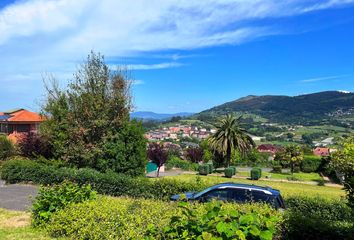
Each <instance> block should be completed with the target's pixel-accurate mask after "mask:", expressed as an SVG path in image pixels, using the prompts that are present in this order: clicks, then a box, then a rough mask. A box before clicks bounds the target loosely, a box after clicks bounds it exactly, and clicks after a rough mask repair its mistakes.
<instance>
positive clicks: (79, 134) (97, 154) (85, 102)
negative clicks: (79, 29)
mask: <svg viewBox="0 0 354 240" xmlns="http://www.w3.org/2000/svg"><path fill="white" fill-rule="evenodd" d="M48 80H49V81H50V83H51V85H50V86H46V88H47V100H46V102H45V104H44V106H43V114H44V115H45V116H47V117H48V120H47V121H46V122H45V123H44V124H43V125H42V129H41V133H42V134H43V135H47V136H48V138H49V139H50V140H51V142H52V145H53V149H54V156H55V157H56V158H60V159H62V160H64V161H65V162H67V163H68V164H69V165H75V166H78V167H93V168H96V169H107V168H108V167H111V166H112V167H113V169H114V170H115V171H117V172H129V171H128V170H127V168H128V166H129V165H131V166H132V167H131V168H134V167H136V162H133V163H129V164H126V163H125V162H130V161H131V160H133V159H134V161H135V160H136V159H137V158H138V157H139V158H140V157H141V156H142V155H141V153H140V150H139V151H138V149H142V148H143V146H144V147H145V143H144V140H143V134H141V136H140V133H141V131H140V130H138V129H140V126H139V127H137V125H136V123H132V122H130V120H129V112H130V111H131V95H130V84H131V78H130V76H129V74H128V72H127V71H125V70H119V69H118V70H116V71H112V70H110V69H109V68H108V66H107V64H106V63H105V61H104V57H103V56H101V55H100V54H96V53H94V52H91V54H89V55H88V57H87V60H86V62H84V63H83V64H82V65H81V66H80V67H79V69H78V70H77V72H76V73H75V74H74V76H73V79H72V81H71V82H70V83H69V85H68V87H67V89H66V90H62V89H60V88H59V86H58V84H57V82H56V81H55V79H54V78H53V77H49V78H48ZM134 129H135V130H134ZM137 133H139V134H137ZM129 134H132V136H130V135H129ZM130 138H133V139H134V141H132V142H129V143H128V142H127V141H131V140H130ZM135 144H136V145H135ZM113 146H114V147H116V148H117V149H119V150H115V151H113V150H112V148H113ZM125 148H130V149H131V150H127V149H125ZM107 149H109V152H110V154H107V152H106V151H108V150H107ZM123 149H124V151H123ZM132 149H134V150H132ZM129 151H130V153H131V154H137V156H136V157H132V156H131V155H130V154H128V152H129ZM114 152H116V154H115V155H114V154H113V153H114ZM118 152H119V154H118ZM103 159H104V161H103ZM144 159H145V160H144ZM105 161H106V162H107V166H105V167H104V166H103V165H102V164H103V163H104V162H105ZM110 161H114V163H113V162H110ZM144 161H146V158H144V157H143V158H142V159H141V160H139V161H138V163H140V164H142V163H143V162H144ZM108 162H109V163H108ZM119 162H120V163H119ZM125 165H127V166H125ZM114 166H115V167H114ZM118 166H122V168H120V167H118ZM123 166H125V167H123ZM141 167H142V166H141ZM141 167H140V168H141ZM140 168H139V169H140ZM138 172H140V170H138Z"/></svg>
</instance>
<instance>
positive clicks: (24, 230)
mask: <svg viewBox="0 0 354 240" xmlns="http://www.w3.org/2000/svg"><path fill="white" fill-rule="evenodd" d="M0 239H1V240H19V239H26V240H47V239H52V238H50V237H48V236H47V235H46V234H45V233H43V232H41V231H40V230H36V229H33V228H31V227H30V214H29V213H25V212H17V211H9V210H5V209H1V208H0Z"/></svg>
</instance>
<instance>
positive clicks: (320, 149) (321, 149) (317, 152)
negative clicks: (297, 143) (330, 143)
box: [313, 147, 330, 157]
mask: <svg viewBox="0 0 354 240" xmlns="http://www.w3.org/2000/svg"><path fill="white" fill-rule="evenodd" d="M313 154H315V155H317V156H321V157H323V156H329V154H330V149H329V148H324V147H317V148H315V149H314V150H313Z"/></svg>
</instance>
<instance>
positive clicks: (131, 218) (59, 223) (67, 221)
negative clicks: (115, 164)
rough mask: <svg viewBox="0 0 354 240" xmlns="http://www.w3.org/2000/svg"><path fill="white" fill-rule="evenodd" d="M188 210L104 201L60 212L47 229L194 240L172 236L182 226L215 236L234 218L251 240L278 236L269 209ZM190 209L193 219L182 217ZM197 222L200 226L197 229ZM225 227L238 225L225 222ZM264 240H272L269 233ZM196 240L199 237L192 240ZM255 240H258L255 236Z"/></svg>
mask: <svg viewBox="0 0 354 240" xmlns="http://www.w3.org/2000/svg"><path fill="white" fill-rule="evenodd" d="M185 208H186V210H184V208H181V207H178V203H175V202H172V203H171V202H169V203H166V202H162V201H156V200H145V199H131V198H111V197H101V198H98V199H97V200H94V201H87V202H83V203H80V204H75V205H70V206H68V207H67V208H65V210H62V211H58V212H56V213H55V214H54V215H53V217H52V218H51V220H50V222H49V224H47V229H48V232H49V233H50V235H51V236H53V237H68V238H69V239H92V240H96V239H97V240H98V239H186V237H190V234H192V230H191V231H189V232H188V235H189V236H185V238H183V236H182V235H180V236H173V235H174V233H173V231H174V230H176V231H179V230H178V229H180V228H179V227H178V226H180V227H181V228H184V229H191V228H192V225H193V224H195V225H197V224H198V227H199V226H200V227H201V228H203V229H204V231H205V232H206V231H208V232H209V233H211V234H213V235H216V234H218V233H217V231H218V229H219V230H221V228H220V226H221V223H220V224H219V226H218V223H219V222H223V221H224V220H226V219H229V217H230V218H231V219H235V220H237V225H238V224H239V223H240V225H241V227H242V228H240V231H241V232H244V233H243V234H245V235H246V236H251V235H252V233H250V232H253V231H252V230H255V229H256V228H257V229H259V230H261V231H267V230H269V231H270V232H271V233H272V230H277V223H278V222H280V219H281V215H280V213H279V212H277V211H275V210H273V209H271V208H270V207H268V206H265V205H251V204H244V205H238V204H229V203H225V204H222V205H221V204H220V203H214V202H213V203H210V204H209V205H207V204H197V203H196V204H188V205H187V206H185ZM187 209H188V211H190V212H191V214H192V216H187V215H185V214H184V212H185V211H187ZM208 213H212V214H214V215H212V214H208ZM236 214H238V216H236ZM206 216H209V218H210V225H209V226H207V222H208V221H209V220H208V219H209V218H208V219H207V218H205V217H206ZM193 220H196V222H194V223H193ZM185 223H186V224H185ZM187 223H188V224H187ZM225 223H230V224H234V223H233V222H227V221H225ZM230 226H231V225H230ZM169 229H170V231H169ZM196 229H197V228H196ZM225 229H226V228H225ZM235 230H236V229H235ZM254 233H255V234H256V231H254ZM239 234H241V233H239ZM263 234H264V235H267V236H268V235H269V233H268V232H266V233H263ZM273 234H274V232H273ZM186 235H187V233H186ZM196 238H197V236H195V237H194V238H193V237H191V238H189V239H196ZM253 239H259V237H258V238H257V236H255V237H254V238H253ZM268 239H269V238H268Z"/></svg>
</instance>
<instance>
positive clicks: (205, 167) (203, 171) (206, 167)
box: [199, 164, 210, 175]
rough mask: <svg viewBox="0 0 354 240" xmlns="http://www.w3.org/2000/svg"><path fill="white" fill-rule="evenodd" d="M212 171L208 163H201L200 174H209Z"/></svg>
mask: <svg viewBox="0 0 354 240" xmlns="http://www.w3.org/2000/svg"><path fill="white" fill-rule="evenodd" d="M209 172H210V167H209V165H207V164H202V165H199V174H200V175H208V174H209Z"/></svg>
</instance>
